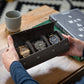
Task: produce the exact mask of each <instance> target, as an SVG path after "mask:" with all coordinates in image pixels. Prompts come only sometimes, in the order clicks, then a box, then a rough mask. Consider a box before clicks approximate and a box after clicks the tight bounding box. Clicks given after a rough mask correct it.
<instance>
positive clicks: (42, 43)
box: [34, 40, 46, 50]
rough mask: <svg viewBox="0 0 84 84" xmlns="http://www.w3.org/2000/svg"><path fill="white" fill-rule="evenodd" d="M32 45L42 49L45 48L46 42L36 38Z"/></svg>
mask: <svg viewBox="0 0 84 84" xmlns="http://www.w3.org/2000/svg"><path fill="white" fill-rule="evenodd" d="M34 46H35V48H36V49H37V50H44V49H46V44H45V42H44V41H42V40H38V41H36V42H35V43H34Z"/></svg>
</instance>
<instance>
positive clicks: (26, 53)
mask: <svg viewBox="0 0 84 84" xmlns="http://www.w3.org/2000/svg"><path fill="white" fill-rule="evenodd" d="M19 52H20V55H21V56H22V57H27V56H29V54H30V50H29V49H28V48H26V47H25V46H20V47H19Z"/></svg>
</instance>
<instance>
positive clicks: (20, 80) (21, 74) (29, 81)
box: [10, 61, 39, 84]
mask: <svg viewBox="0 0 84 84" xmlns="http://www.w3.org/2000/svg"><path fill="white" fill-rule="evenodd" d="M10 74H11V77H12V79H13V80H14V82H15V84H39V83H37V82H36V81H35V80H34V79H33V78H32V77H31V76H30V75H29V74H28V73H27V72H26V70H25V69H24V67H23V66H22V64H21V63H20V62H18V61H14V62H13V63H12V64H11V66H10Z"/></svg>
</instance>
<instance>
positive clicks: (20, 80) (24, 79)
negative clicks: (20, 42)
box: [10, 50, 84, 84]
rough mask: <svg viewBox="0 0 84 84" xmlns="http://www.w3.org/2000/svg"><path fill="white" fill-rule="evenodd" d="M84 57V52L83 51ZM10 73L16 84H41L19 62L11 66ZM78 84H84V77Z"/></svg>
mask: <svg viewBox="0 0 84 84" xmlns="http://www.w3.org/2000/svg"><path fill="white" fill-rule="evenodd" d="M83 57H84V50H83ZM10 73H11V77H12V79H13V80H14V81H15V84H39V83H38V82H36V81H35V80H34V79H33V78H32V77H31V76H30V75H29V74H28V73H27V72H26V70H25V69H24V67H23V66H22V64H21V63H20V62H18V61H14V62H13V63H12V64H11V66H10ZM76 84H84V77H82V79H81V80H80V81H79V82H77V83H76Z"/></svg>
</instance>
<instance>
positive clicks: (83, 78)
mask: <svg viewBox="0 0 84 84" xmlns="http://www.w3.org/2000/svg"><path fill="white" fill-rule="evenodd" d="M83 57H84V49H83ZM76 84H84V76H83V77H82V78H81V80H80V81H79V82H76Z"/></svg>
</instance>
